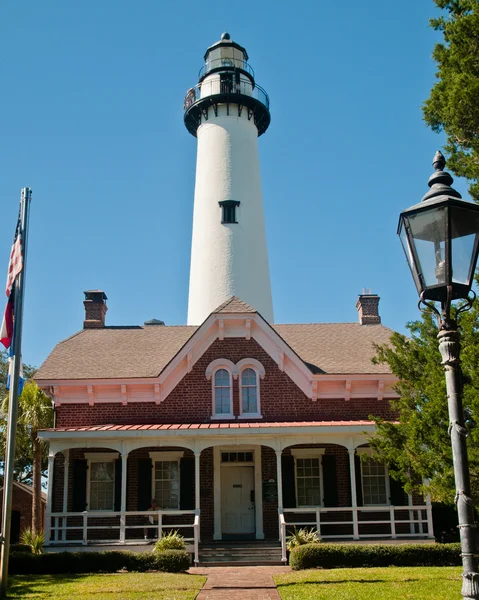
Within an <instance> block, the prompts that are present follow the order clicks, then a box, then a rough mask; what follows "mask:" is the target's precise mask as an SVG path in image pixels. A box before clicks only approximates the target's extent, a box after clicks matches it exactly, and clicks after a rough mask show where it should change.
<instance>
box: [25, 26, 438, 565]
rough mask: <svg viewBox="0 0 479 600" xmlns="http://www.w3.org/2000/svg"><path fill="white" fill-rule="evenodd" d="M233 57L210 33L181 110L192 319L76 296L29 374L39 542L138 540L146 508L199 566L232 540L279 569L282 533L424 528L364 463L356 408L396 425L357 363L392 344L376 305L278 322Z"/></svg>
mask: <svg viewBox="0 0 479 600" xmlns="http://www.w3.org/2000/svg"><path fill="white" fill-rule="evenodd" d="M247 61H248V54H247V52H246V50H245V48H243V47H242V46H240V45H239V44H238V43H236V42H233V41H232V40H231V37H230V35H229V34H228V33H224V34H223V35H222V36H221V39H220V40H219V41H218V42H216V43H215V44H213V45H212V46H210V47H209V48H208V49H207V51H206V54H205V63H204V65H203V67H202V68H201V70H200V72H199V76H198V83H197V84H196V85H194V87H192V88H190V89H189V90H188V92H187V94H186V97H185V101H184V109H185V113H184V121H185V125H186V128H187V130H188V131H189V133H191V134H192V135H193V136H194V137H195V138H197V140H198V157H197V168H196V187H195V199H194V216H193V237H192V249H191V269H190V290H189V305H188V321H187V322H188V325H185V326H177V327H172V326H167V325H165V324H164V323H163V322H162V321H157V320H152V321H148V322H146V323H145V324H144V325H142V326H128V327H121V326H107V325H106V324H105V315H106V311H107V306H106V299H107V298H106V295H105V294H104V293H103V292H102V291H99V290H90V291H87V292H85V301H84V305H85V311H86V314H85V320H84V326H83V330H81V331H80V332H78V333H76V334H74V335H73V336H71V337H70V338H68V339H66V340H64V341H63V342H60V343H59V344H58V345H57V346H56V347H55V349H54V350H53V352H52V353H51V354H50V356H49V357H48V358H47V360H46V361H45V363H44V364H43V365H42V366H41V367H40V369H39V371H38V372H37V374H36V377H35V378H36V381H37V383H38V385H39V386H40V387H41V388H42V389H43V390H44V391H45V392H46V393H47V394H49V395H50V396H51V397H52V398H53V402H54V407H55V428H54V429H52V430H50V431H44V432H42V433H41V436H42V437H43V438H44V439H46V440H48V441H49V443H50V451H49V452H50V453H49V478H48V501H47V518H46V545H47V546H48V545H50V546H57V547H59V546H66V545H69V546H71V545H75V544H77V545H86V546H88V545H93V544H99V543H102V542H104V543H110V544H111V543H115V544H118V545H124V544H135V543H139V542H141V541H142V540H143V537H144V535H145V533H146V535H147V536H148V535H150V534H151V532H150V531H149V530H148V529H151V528H147V530H146V532H145V528H146V526H147V525H148V524H150V523H149V517H151V512H150V513H149V514H148V513H146V512H145V511H147V509H148V508H149V507H150V502H151V500H152V498H155V500H156V502H157V506H158V510H157V511H156V512H157V514H156V520H155V519H153V521H154V522H153V525H154V528H155V529H157V533H160V532H161V531H164V530H165V529H168V530H170V529H177V528H180V530H181V532H182V533H183V534H184V535H185V537H186V538H187V539H188V540H189V542H191V547H192V551H193V553H194V557H195V560H196V561H198V560H199V558H200V556H201V553H202V552H204V548H205V546H204V545H205V544H213V543H214V542H221V543H224V542H227V541H230V540H236V541H238V540H243V541H246V540H249V541H250V542H252V541H256V542H257V541H258V540H267V541H270V542H271V544H272V545H273V546H276V547H277V548H279V549H280V550H281V551H280V553H279V558H281V559H282V560H286V549H285V536H286V532H287V531H288V529H291V527H292V526H293V524H308V525H309V526H315V527H317V528H318V529H319V530H320V532H321V535H322V537H323V538H324V539H351V540H361V539H365V538H389V539H395V538H398V537H403V538H414V537H424V538H428V537H432V536H433V531H432V519H431V509H430V504H429V503H428V502H424V501H423V499H421V498H415V497H414V498H413V497H407V496H406V495H405V494H404V493H403V490H402V489H400V488H399V487H398V485H397V484H395V482H394V481H392V480H391V479H390V478H389V476H388V471H387V468H386V467H385V466H384V465H382V464H378V463H377V462H374V460H372V461H370V462H366V461H362V460H361V459H360V455H361V454H362V453H368V452H369V449H368V445H367V444H368V435H369V434H371V433H372V432H373V431H374V426H373V424H372V423H371V421H370V420H369V419H368V417H369V415H379V416H382V417H384V418H385V419H394V418H395V415H394V414H393V413H392V412H391V408H390V404H389V400H390V399H391V398H394V396H395V392H394V389H393V387H394V384H395V378H394V377H393V375H392V374H391V373H390V372H389V371H388V369H387V367H386V366H384V365H375V364H373V363H372V361H371V358H372V357H373V355H374V353H375V350H374V343H376V344H381V343H385V342H387V341H388V340H389V338H390V335H391V331H390V330H389V329H387V328H386V327H384V326H383V325H381V320H380V317H379V313H378V303H379V297H378V296H376V295H374V294H369V293H364V294H362V295H361V296H360V297H359V300H358V303H357V308H358V314H359V322H356V323H333V324H329V323H314V324H304V325H299V324H298V325H294V324H291V325H276V324H274V319H273V303H272V294H271V285H270V274H269V262H268V254H267V247H266V233H265V226H264V211H263V201H262V190H261V180H260V169H259V159H258V138H259V136H261V135H262V134H264V133H265V132H266V130H267V129H268V126H269V124H270V110H269V106H270V104H269V97H268V95H267V93H266V92H265V90H264V89H263V88H261V87H260V86H259V85H258V83H257V81H256V79H255V75H254V71H253V69H252V68H251V66H250V65H249V64H248V62H247ZM166 287H167V286H166ZM200 542H201V544H202V546H200ZM257 543H258V542H257ZM263 543H264V544H265V542H263Z"/></svg>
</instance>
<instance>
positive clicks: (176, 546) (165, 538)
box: [154, 530, 186, 552]
mask: <svg viewBox="0 0 479 600" xmlns="http://www.w3.org/2000/svg"><path fill="white" fill-rule="evenodd" d="M163 550H186V546H185V538H184V537H183V536H182V535H180V534H179V533H178V530H176V531H173V530H172V531H169V532H168V533H166V534H164V535H162V536H161V538H160V539H159V540H158V541H157V542H156V544H155V548H154V551H155V552H162V551H163Z"/></svg>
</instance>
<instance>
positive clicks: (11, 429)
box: [0, 188, 32, 599]
mask: <svg viewBox="0 0 479 600" xmlns="http://www.w3.org/2000/svg"><path fill="white" fill-rule="evenodd" d="M31 199H32V190H31V189H30V188H23V189H22V194H21V199H20V211H21V217H20V222H21V231H22V245H23V269H22V270H21V271H20V273H19V274H18V275H17V281H16V288H15V300H14V301H15V304H14V313H13V314H14V323H13V361H14V362H13V375H12V378H11V380H10V396H9V402H8V424H7V443H6V450H5V471H4V481H3V511H2V536H1V539H0V543H1V550H2V552H1V557H0V598H2V599H3V598H6V597H7V580H8V558H9V554H10V531H11V523H12V520H11V516H12V494H13V465H14V462H15V441H16V434H17V415H18V384H19V378H20V365H21V361H22V322H23V296H24V292H25V272H26V261H27V239H28V217H29V208H30V201H31Z"/></svg>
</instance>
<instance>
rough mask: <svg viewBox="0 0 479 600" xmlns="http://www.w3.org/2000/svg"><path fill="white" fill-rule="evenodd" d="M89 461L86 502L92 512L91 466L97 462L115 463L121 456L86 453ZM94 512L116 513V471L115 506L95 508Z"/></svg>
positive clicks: (106, 453)
mask: <svg viewBox="0 0 479 600" xmlns="http://www.w3.org/2000/svg"><path fill="white" fill-rule="evenodd" d="M84 456H85V459H86V461H87V467H88V475H87V478H86V502H87V504H86V505H87V510H90V489H91V465H92V463H97V462H115V461H116V460H117V459H118V458H119V456H120V453H119V452H85V453H84ZM92 512H102V513H106V512H115V469H113V506H112V507H111V508H95V509H94V511H92Z"/></svg>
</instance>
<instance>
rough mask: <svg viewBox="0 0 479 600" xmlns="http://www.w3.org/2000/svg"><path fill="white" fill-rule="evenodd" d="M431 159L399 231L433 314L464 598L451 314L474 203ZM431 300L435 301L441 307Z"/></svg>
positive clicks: (467, 280) (471, 261)
mask: <svg viewBox="0 0 479 600" xmlns="http://www.w3.org/2000/svg"><path fill="white" fill-rule="evenodd" d="M432 164H433V166H434V168H435V172H434V173H433V174H432V175H431V177H430V179H429V182H428V185H429V187H430V188H431V189H430V190H429V192H428V193H427V194H426V195H425V196H424V198H423V199H422V202H420V203H419V204H416V205H415V206H412V207H411V208H408V209H407V210H405V211H404V212H402V213H401V215H400V216H399V225H398V235H399V237H400V239H401V243H402V246H403V249H404V252H405V253H406V258H407V261H408V264H409V267H410V269H411V272H412V276H413V279H414V283H415V284H416V288H417V291H418V293H419V297H420V301H419V306H420V308H421V304H423V305H425V307H427V308H426V310H427V309H430V310H432V311H433V312H434V313H435V314H436V315H437V317H438V325H439V333H438V336H437V337H438V339H439V351H440V352H441V356H442V364H443V365H444V370H445V372H446V389H447V400H448V408H449V421H450V425H449V433H450V436H451V444H452V456H453V463H454V478H455V481H456V504H457V512H458V519H459V533H460V538H461V556H462V564H463V569H464V572H463V575H462V577H463V580H462V592H461V593H462V595H463V596H464V598H467V599H469V600H479V573H478V572H477V558H478V556H479V547H478V544H477V526H476V523H475V521H474V507H473V503H472V499H471V485H470V479H469V464H468V460H467V446H466V436H467V429H466V428H465V426H464V412H463V408H462V380H461V367H460V363H459V354H460V343H459V331H458V327H457V322H456V319H455V318H453V317H451V303H452V301H453V300H460V299H462V300H464V302H463V303H462V304H461V305H460V306H459V307H458V308H457V309H456V316H457V314H459V313H460V312H463V311H465V310H469V309H470V308H471V306H472V302H473V300H474V298H475V294H474V292H472V291H471V286H472V283H473V278H474V271H475V268H476V262H477V255H478V252H479V206H478V205H477V204H472V203H471V202H465V201H464V200H462V199H461V195H460V194H459V192H457V191H456V190H454V189H453V188H452V187H451V184H452V182H453V179H452V177H451V175H450V174H449V173H447V172H445V171H443V169H444V167H445V165H446V161H445V159H444V156H443V155H442V154H441V152H436V155H435V156H434V160H433V163H432ZM470 294H472V297H471V296H470ZM432 302H440V305H441V309H440V311H439V310H437V308H436V307H435V305H434V304H433V303H432ZM422 310H425V309H422Z"/></svg>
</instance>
